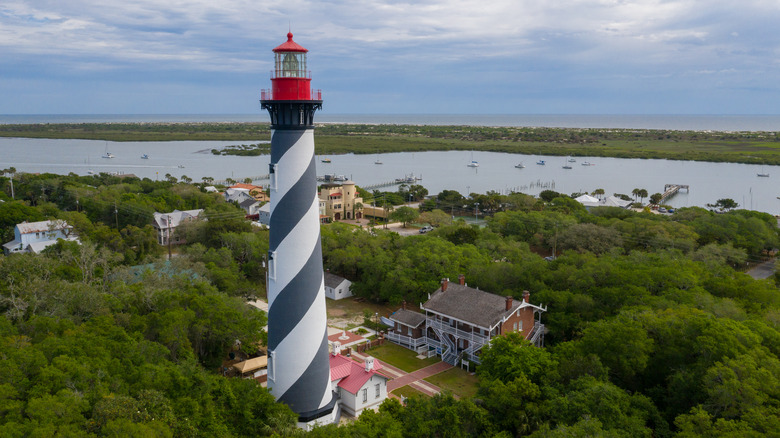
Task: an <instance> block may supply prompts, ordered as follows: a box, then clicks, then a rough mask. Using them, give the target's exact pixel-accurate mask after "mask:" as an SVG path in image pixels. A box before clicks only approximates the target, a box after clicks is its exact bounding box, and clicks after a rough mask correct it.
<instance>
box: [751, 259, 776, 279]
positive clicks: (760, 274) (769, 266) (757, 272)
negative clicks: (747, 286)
mask: <svg viewBox="0 0 780 438" xmlns="http://www.w3.org/2000/svg"><path fill="white" fill-rule="evenodd" d="M776 263H777V260H775V259H772V260H768V261H766V262H764V263H761V264H759V265H756V266H755V267H754V268H753V269H751V270H749V271H747V274H748V275H750V276H751V277H753V278H754V279H756V280H764V279H767V278H769V277H771V276H773V275H775V266H776Z"/></svg>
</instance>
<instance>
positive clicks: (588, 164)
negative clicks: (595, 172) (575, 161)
mask: <svg viewBox="0 0 780 438" xmlns="http://www.w3.org/2000/svg"><path fill="white" fill-rule="evenodd" d="M580 164H582V165H583V166H595V164H593V163H591V162H590V161H583V162H582V163H580Z"/></svg>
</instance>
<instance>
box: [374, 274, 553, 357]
mask: <svg viewBox="0 0 780 438" xmlns="http://www.w3.org/2000/svg"><path fill="white" fill-rule="evenodd" d="M420 308H421V309H422V310H423V311H424V312H425V314H424V315H423V314H422V313H420V312H413V311H411V310H408V309H406V305H405V304H403V305H402V308H401V309H399V310H397V311H396V312H395V313H393V314H392V315H391V316H390V320H391V321H393V323H394V326H393V328H392V329H391V330H390V331H389V332H388V334H387V338H388V339H389V340H391V341H392V342H395V343H396V344H399V345H401V346H404V347H407V348H410V349H413V350H415V351H418V352H420V353H425V352H429V351H430V352H433V353H435V354H437V355H440V356H441V357H442V360H443V361H445V362H447V363H450V364H452V365H457V364H459V363H460V361H461V360H469V361H472V362H476V363H480V360H479V352H480V350H481V349H482V347H483V346H484V345H485V344H487V343H488V342H490V340H491V339H492V338H494V337H496V336H501V335H504V334H506V333H510V332H521V333H523V334H524V336H525V338H526V339H528V340H529V341H530V342H531V343H533V344H534V345H537V346H541V345H543V343H544V325H543V324H542V323H541V322H540V318H541V314H542V312H545V311H547V309H546V308H543V307H541V306H537V305H534V304H531V303H530V293H529V292H528V291H524V292H523V300H522V301H516V300H515V299H514V298H513V297H511V296H507V297H502V296H499V295H495V294H492V293H489V292H485V291H481V290H479V289H474V288H471V287H469V286H468V285H466V279H465V276H463V275H461V276H459V277H458V283H450V281H449V279H446V278H445V279H443V280H442V282H441V287H440V288H439V289H438V290H436V291H435V292H434V293H433V295H431V296H430V297H429V299H428V301H427V302H425V304H421V305H420Z"/></svg>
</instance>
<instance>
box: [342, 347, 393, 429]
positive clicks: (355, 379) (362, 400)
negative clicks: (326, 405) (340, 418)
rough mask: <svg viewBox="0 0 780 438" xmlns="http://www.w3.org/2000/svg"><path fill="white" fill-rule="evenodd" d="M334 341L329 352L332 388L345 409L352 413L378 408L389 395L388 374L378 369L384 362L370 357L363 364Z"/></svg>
mask: <svg viewBox="0 0 780 438" xmlns="http://www.w3.org/2000/svg"><path fill="white" fill-rule="evenodd" d="M339 348H340V347H339V346H338V345H334V349H333V353H331V354H330V380H331V386H332V388H333V391H334V392H336V393H337V394H338V395H339V403H340V405H341V409H342V411H343V412H345V413H347V414H348V415H352V416H353V417H358V416H360V414H361V413H363V410H365V409H376V408H378V407H379V405H380V404H382V402H383V401H385V399H386V398H387V381H388V377H386V376H384V375H382V374H380V373H378V372H377V371H379V370H380V369H382V364H381V363H380V362H379V361H378V360H376V359H374V358H373V357H370V356H369V357H367V358H366V361H365V363H363V364H362V365H361V364H359V363H357V362H355V361H354V360H352V359H350V358H348V357H344V356H342V355H341V353H340V352H339Z"/></svg>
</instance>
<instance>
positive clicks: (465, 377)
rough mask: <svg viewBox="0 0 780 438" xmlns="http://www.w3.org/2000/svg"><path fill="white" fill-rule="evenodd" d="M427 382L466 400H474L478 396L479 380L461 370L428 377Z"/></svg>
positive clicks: (453, 369)
mask: <svg viewBox="0 0 780 438" xmlns="http://www.w3.org/2000/svg"><path fill="white" fill-rule="evenodd" d="M425 381H426V382H429V383H432V384H434V385H436V386H438V387H439V388H441V389H442V390H447V391H450V392H452V394H453V395H455V396H457V397H460V398H462V399H465V398H472V397H474V396H475V395H476V394H477V384H478V383H479V378H478V377H477V376H476V375H473V374H471V373H469V372H466V371H465V370H462V369H460V368H450V369H449V370H447V371H444V372H442V373H439V374H436V375H433V376H431V377H428V378H427V379H425Z"/></svg>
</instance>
